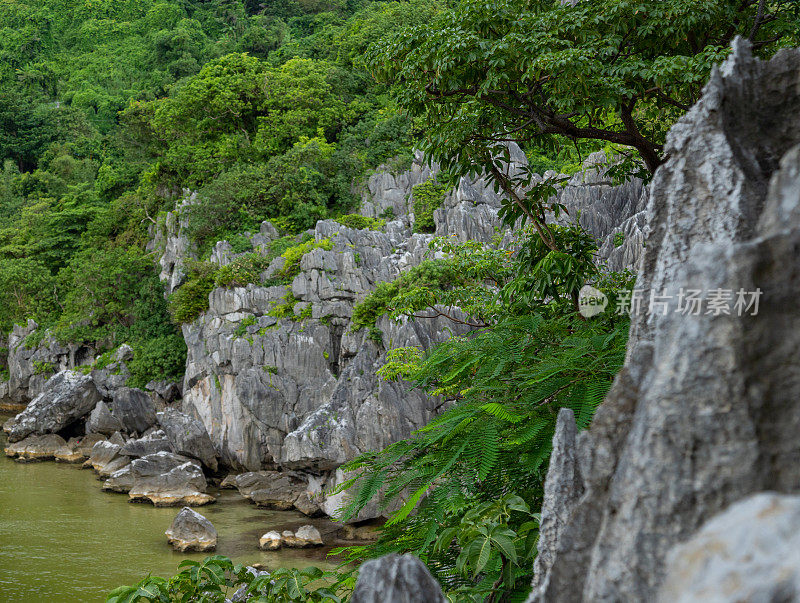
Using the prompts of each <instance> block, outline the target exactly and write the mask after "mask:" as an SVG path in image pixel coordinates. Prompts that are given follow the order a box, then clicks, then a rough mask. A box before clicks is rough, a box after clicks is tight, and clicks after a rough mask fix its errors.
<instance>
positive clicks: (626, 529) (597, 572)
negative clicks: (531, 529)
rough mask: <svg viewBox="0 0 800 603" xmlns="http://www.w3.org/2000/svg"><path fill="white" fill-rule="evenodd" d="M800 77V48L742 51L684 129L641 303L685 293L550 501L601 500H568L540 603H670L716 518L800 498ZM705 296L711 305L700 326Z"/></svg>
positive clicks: (666, 182) (664, 179)
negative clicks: (777, 499)
mask: <svg viewBox="0 0 800 603" xmlns="http://www.w3.org/2000/svg"><path fill="white" fill-rule="evenodd" d="M799 80H800V51H798V50H782V51H780V52H779V53H778V54H777V55H776V56H775V57H774V58H773V59H772V60H770V61H768V62H762V61H759V60H756V59H753V58H752V57H751V54H750V50H749V47H748V46H747V44H746V43H745V42H742V41H741V40H737V41H736V42H735V43H734V50H733V54H732V55H731V56H730V57H729V59H728V60H727V61H726V62H725V63H724V64H723V66H722V67H721V68H720V69H717V70H715V71H714V72H713V74H712V76H711V80H710V82H709V84H708V85H707V86H706V89H705V91H704V95H703V97H702V99H701V100H700V101H699V102H698V104H697V105H695V106H694V107H693V108H692V109H691V110H690V111H689V112H688V113H687V115H686V116H685V117H684V118H682V119H681V120H680V121H679V122H678V123H677V124H676V125H675V127H674V128H673V129H672V131H671V132H670V134H669V136H668V140H667V145H666V148H665V150H666V153H667V155H668V156H669V160H668V161H667V163H666V164H665V165H663V166H662V167H661V168H660V169H659V170H658V172H657V173H656V175H655V178H654V180H653V183H652V184H651V188H650V201H649V205H648V226H649V229H650V234H649V236H648V239H647V246H646V248H645V250H644V256H643V258H642V263H641V269H640V272H639V276H638V280H637V289H638V290H641V299H643V300H649V299H650V295H651V294H653V295H657V296H671V297H669V298H662V301H666V302H667V305H666V310H664V309H663V307H662V306H657V307H656V311H651V312H649V313H647V312H644V311H643V312H640V313H635V315H634V316H633V318H632V326H631V340H630V343H629V346H628V356H627V361H626V363H625V366H624V368H623V369H622V371H621V372H620V374H619V376H618V377H617V379H616V381H615V384H614V386H613V387H612V389H611V391H610V392H609V394H608V396H607V398H606V401H605V403H604V404H603V405H602V406H601V407H600V409H599V410H598V413H597V415H596V417H595V420H594V424H593V425H592V427H591V429H590V430H588V431H587V432H584V433H581V434H580V435H579V436H578V437H577V439H576V446H575V457H574V459H570V458H562V459H560V460H554V461H553V462H554V463H557V464H558V465H560V466H561V468H560V469H557V470H554V471H552V472H551V473H549V474H548V484H547V489H548V490H549V491H551V492H554V491H557V490H558V489H559V488H558V484H561V483H569V482H570V480H573V479H577V480H578V482H579V483H580V485H581V487H582V489H583V494H582V495H581V496H580V498H579V499H578V500H577V501H576V500H574V495H573V494H572V493H570V492H567V493H566V494H565V495H564V496H563V499H562V497H561V496H559V497H557V498H556V499H555V500H554V501H553V503H554V505H555V506H558V505H559V504H560V505H561V510H560V511H559V516H558V518H556V521H557V522H558V523H560V524H561V525H560V526H559V528H558V529H557V530H555V531H554V533H556V534H557V538H556V539H555V541H554V540H551V539H549V540H547V541H543V542H542V543H541V548H540V554H541V555H542V556H543V558H544V560H543V562H542V563H539V564H537V568H536V569H537V573H536V577H535V579H534V585H535V587H536V590H535V592H534V594H533V596H532V600H534V601H633V600H636V601H649V600H654V599H655V597H656V594H657V592H658V589H659V587H660V585H661V584H662V582H663V580H664V572H665V568H666V564H665V560H666V556H667V552H668V551H669V550H670V549H671V548H672V547H673V546H675V545H676V544H677V543H679V542H682V541H685V540H686V539H687V538H689V537H690V536H691V534H692V533H693V532H694V531H695V530H697V529H698V528H699V527H700V526H701V525H702V524H703V523H704V522H705V521H706V520H708V519H709V518H710V517H712V516H714V515H716V514H717V513H719V512H720V511H722V510H723V509H725V508H726V507H728V506H729V505H730V504H731V503H733V502H736V501H738V500H739V499H741V498H743V497H745V496H747V495H749V494H751V493H754V492H758V491H761V490H775V491H778V492H790V491H796V490H797V489H798V488H800V463H798V460H800V440H798V438H797V433H798V431H799V430H800V402H798V400H800V386H799V385H798V384H800V380H798V378H797V375H798V374H800V365H798V358H800V355H799V354H798V351H800V338H798V336H797V333H798V332H800V330H799V327H800V313H798V312H797V302H796V300H797V299H798V297H799V294H800V273H798V264H797V259H796V258H797V251H796V250H797V249H798V247H800V148H799V147H798V146H796V145H798V143H800V119H798V115H800V88H798V86H797V82H798V81H799ZM740 289H741V290H743V291H744V292H752V291H756V290H757V289H760V291H761V294H762V295H761V298H760V306H759V309H758V314H757V316H753V315H752V313H753V308H752V307H751V308H750V309H749V311H744V312H742V314H743V315H741V316H740V315H739V313H740V312H739V311H737V309H736V306H735V304H736V301H737V292H738V291H739V290H740ZM689 290H699V291H700V292H701V298H703V299H704V300H705V301H704V302H703V304H702V308H701V310H700V312H699V314H697V315H694V314H693V313H692V312H691V311H686V307H687V306H686V303H685V298H681V297H680V293H681V291H683V292H684V294H686V292H688V291H689ZM718 290H722V291H723V292H725V291H726V290H730V291H731V292H732V295H731V298H730V299H729V300H728V303H729V309H728V312H729V313H725V312H724V311H718V310H717V309H716V308H719V307H720V305H723V306H724V304H720V303H719V293H718ZM715 292H717V295H716V300H717V303H716V304H712V302H714V300H715ZM681 300H684V305H683V306H681V308H682V309H683V310H684V311H683V312H681V311H679V308H678V304H679V303H680V302H681ZM723 301H724V299H723ZM749 301H752V296H745V302H749ZM710 304H711V305H710ZM739 309H740V310H743V309H744V308H742V307H740V308H739ZM545 519H546V518H545V517H544V516H543V518H542V520H543V523H544V522H545ZM545 545H546V546H545Z"/></svg>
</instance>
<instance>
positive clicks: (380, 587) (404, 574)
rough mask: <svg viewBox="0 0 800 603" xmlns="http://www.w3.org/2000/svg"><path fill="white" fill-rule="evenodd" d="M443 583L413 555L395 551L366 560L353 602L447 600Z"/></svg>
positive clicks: (432, 602) (439, 602)
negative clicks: (442, 587)
mask: <svg viewBox="0 0 800 603" xmlns="http://www.w3.org/2000/svg"><path fill="white" fill-rule="evenodd" d="M446 600H447V599H445V597H444V594H442V589H441V587H440V586H439V583H438V582H437V581H436V580H435V579H434V577H433V576H431V574H430V572H429V571H428V568H427V567H425V564H424V563H422V561H420V560H419V559H417V558H416V557H414V556H413V555H403V556H402V557H401V556H400V555H396V554H392V555H386V556H385V557H381V558H380V559H373V560H372V561H367V562H366V563H364V564H363V565H362V566H361V568H360V570H359V574H358V582H356V588H355V590H354V591H353V596H352V598H351V599H350V601H351V603H445V601H446Z"/></svg>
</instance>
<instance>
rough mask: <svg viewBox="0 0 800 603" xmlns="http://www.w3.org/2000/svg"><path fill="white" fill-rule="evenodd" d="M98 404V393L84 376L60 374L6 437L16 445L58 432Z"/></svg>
mask: <svg viewBox="0 0 800 603" xmlns="http://www.w3.org/2000/svg"><path fill="white" fill-rule="evenodd" d="M99 401H100V393H99V392H98V391H97V388H96V387H95V385H94V382H93V381H92V378H91V377H89V376H87V375H82V374H81V373H77V372H74V371H62V372H60V373H58V374H56V375H55V376H53V377H51V378H50V379H49V380H48V382H47V384H46V386H45V389H44V391H43V392H42V393H41V394H39V395H38V396H37V397H36V398H35V399H34V400H33V401H32V402H31V403H30V404H29V405H28V406H27V407H26V408H25V410H24V411H22V412H21V413H20V414H19V415H17V417H16V421H15V423H14V425H13V427H12V428H11V431H10V432H9V434H8V439H9V441H10V442H18V441H19V440H21V439H22V438H24V437H26V436H28V435H30V434H44V433H54V432H57V431H61V430H62V429H64V428H65V427H68V426H69V425H71V424H72V423H74V422H75V421H77V420H78V419H80V418H81V417H83V416H84V415H85V414H87V413H88V412H89V411H91V410H92V409H93V408H94V407H95V404H97V403H98V402H99Z"/></svg>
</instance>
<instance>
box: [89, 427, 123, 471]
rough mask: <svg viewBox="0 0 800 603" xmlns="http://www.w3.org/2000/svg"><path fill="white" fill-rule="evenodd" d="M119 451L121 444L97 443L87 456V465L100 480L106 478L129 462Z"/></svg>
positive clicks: (104, 441)
mask: <svg viewBox="0 0 800 603" xmlns="http://www.w3.org/2000/svg"><path fill="white" fill-rule="evenodd" d="M115 435H117V434H115ZM121 449H122V445H121V444H118V443H116V442H112V441H110V440H109V441H106V440H103V441H100V442H97V443H96V444H95V445H94V446H92V453H91V455H90V456H89V460H88V461H87V464H88V465H89V466H90V467H92V468H93V469H94V470H95V471H96V472H97V474H98V475H99V476H100V477H101V478H107V477H109V476H110V475H111V474H113V473H114V472H115V471H119V470H120V469H122V468H123V467H125V466H126V465H127V464H128V463H130V462H131V459H130V457H128V456H124V455H121V454H120V450H121Z"/></svg>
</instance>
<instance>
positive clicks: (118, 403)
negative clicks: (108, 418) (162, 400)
mask: <svg viewBox="0 0 800 603" xmlns="http://www.w3.org/2000/svg"><path fill="white" fill-rule="evenodd" d="M111 414H113V415H114V416H115V417H116V418H117V419H119V421H120V423H122V425H123V426H124V428H125V430H126V431H127V432H128V433H138V434H144V432H145V431H147V430H148V429H149V428H150V427H152V426H153V425H155V424H156V408H155V405H154V404H153V400H152V399H151V398H150V396H148V395H147V393H146V392H144V391H142V390H140V389H134V388H130V387H122V388H119V389H118V390H116V391H115V392H114V402H113V405H112V411H111Z"/></svg>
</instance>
